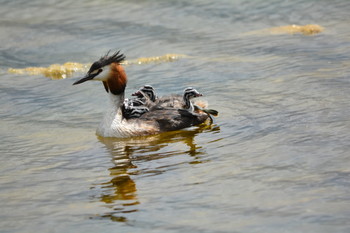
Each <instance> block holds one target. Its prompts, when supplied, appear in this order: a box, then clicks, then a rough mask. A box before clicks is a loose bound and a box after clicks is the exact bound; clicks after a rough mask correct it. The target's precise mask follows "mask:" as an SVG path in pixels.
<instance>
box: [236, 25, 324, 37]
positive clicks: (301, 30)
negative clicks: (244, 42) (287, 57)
mask: <svg viewBox="0 0 350 233" xmlns="http://www.w3.org/2000/svg"><path fill="white" fill-rule="evenodd" d="M323 31H324V28H323V27H322V26H320V25H317V24H307V25H295V24H292V25H285V26H279V27H272V28H267V29H261V30H256V31H251V32H246V33H243V34H241V35H244V36H246V35H264V34H270V35H279V34H302V35H306V36H310V35H315V34H319V33H321V32H323Z"/></svg>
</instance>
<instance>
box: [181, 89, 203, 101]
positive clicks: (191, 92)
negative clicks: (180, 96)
mask: <svg viewBox="0 0 350 233" xmlns="http://www.w3.org/2000/svg"><path fill="white" fill-rule="evenodd" d="M199 96H203V95H202V94H201V93H199V92H198V91H197V90H196V89H194V88H193V87H187V88H186V89H185V90H184V98H185V99H192V98H194V97H199Z"/></svg>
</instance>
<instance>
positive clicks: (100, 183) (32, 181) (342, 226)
mask: <svg viewBox="0 0 350 233" xmlns="http://www.w3.org/2000/svg"><path fill="white" fill-rule="evenodd" d="M0 4H1V9H0V14H1V19H0V38H1V41H2V43H1V48H0V134H1V138H2V142H1V144H0V152H1V165H0V174H1V180H0V203H1V210H2V211H1V213H0V231H1V232H11V233H12V232H349V231H350V224H349V223H350V221H349V220H350V219H349V216H350V198H349V195H348V193H349V191H350V188H349V187H350V184H349V180H350V179H349V178H350V169H349V159H350V153H349V151H350V143H349V142H350V134H349V132H350V121H349V119H350V98H349V97H350V94H349V93H350V92H349V88H350V82H349V74H350V72H349V70H350V69H349V68H350V62H349V61H350V56H349V54H350V31H349V29H348V28H349V27H348V25H349V22H350V14H349V12H350V4H349V3H348V1H346V0H339V1H332V2H329V1H301V0H299V1H238V0H235V1H232V0H230V1H224V0H223V1H219V2H217V3H215V4H213V3H212V1H207V0H198V1H190V2H189V1H136V0H135V1H109V0H100V1H88V0H87V1H68V0H61V1H41V0H34V1H29V2H28V1H0ZM292 24H298V25H306V24H318V25H321V26H322V27H324V29H325V30H324V31H323V32H321V33H319V34H316V35H312V36H306V35H303V34H293V35H291V34H288V33H282V34H277V35H272V34H270V33H266V31H263V32H264V33H256V32H257V31H258V32H259V30H264V29H268V28H274V27H278V26H285V25H292ZM250 32H255V33H250ZM109 49H112V50H119V49H121V50H122V52H123V53H125V54H126V56H127V59H137V58H140V57H152V56H162V55H164V54H168V53H175V54H184V55H187V57H185V58H182V59H179V60H176V61H174V62H159V63H149V64H145V65H129V66H127V67H126V71H127V74H128V76H129V83H128V87H127V90H126V94H127V95H129V94H130V93H131V92H132V91H133V90H135V89H137V88H139V87H140V86H141V85H143V84H151V85H153V86H154V87H155V88H156V89H157V91H158V93H159V95H160V96H161V95H165V94H168V93H179V92H182V90H183V89H184V88H185V87H187V86H194V87H196V88H197V89H198V90H199V91H201V92H202V93H203V94H204V95H205V97H203V98H204V99H206V100H207V101H208V102H209V105H210V107H212V108H214V109H217V110H218V111H219V112H220V115H219V117H217V118H215V121H214V124H213V125H211V126H203V127H194V128H190V129H186V130H183V131H177V132H172V133H167V134H162V135H156V136H151V137H146V138H132V139H104V138H99V137H97V136H96V135H95V129H96V127H97V125H98V123H99V122H100V120H101V119H102V115H103V112H104V111H105V108H106V106H107V100H108V99H107V96H106V94H105V92H104V89H103V87H102V85H101V84H100V83H98V82H91V83H84V84H82V85H79V86H72V83H73V82H74V81H75V80H76V79H77V78H78V77H79V76H81V75H83V73H75V74H74V77H72V78H67V79H61V80H51V79H49V78H46V77H44V76H43V75H34V76H31V75H18V74H12V73H8V72H7V70H8V69H9V68H25V67H29V66H49V65H51V64H54V63H61V64H62V63H65V62H68V61H72V62H79V63H83V64H85V63H91V62H93V61H94V60H96V59H98V58H99V57H100V56H101V55H103V54H105V53H106V52H107V51H108V50H109Z"/></svg>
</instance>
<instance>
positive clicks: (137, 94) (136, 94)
mask: <svg viewBox="0 0 350 233" xmlns="http://www.w3.org/2000/svg"><path fill="white" fill-rule="evenodd" d="M131 96H138V97H142V93H141V91H136V92H135V93H132V94H131Z"/></svg>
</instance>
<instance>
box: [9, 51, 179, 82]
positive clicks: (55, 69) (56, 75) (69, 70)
mask: <svg viewBox="0 0 350 233" xmlns="http://www.w3.org/2000/svg"><path fill="white" fill-rule="evenodd" d="M184 57H186V55H182V54H165V55H163V56H156V57H142V58H138V59H134V60H127V61H125V62H124V63H123V64H125V65H141V64H148V63H161V62H172V61H175V60H178V59H180V58H184ZM90 65H91V64H81V63H77V62H66V63H64V64H52V65H50V66H48V67H26V68H23V69H16V68H9V69H8V72H9V73H12V74H27V75H44V76H45V77H48V78H51V79H64V78H68V77H71V76H72V75H73V73H75V72H77V71H79V72H84V71H86V70H87V69H88V68H89V67H90Z"/></svg>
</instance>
